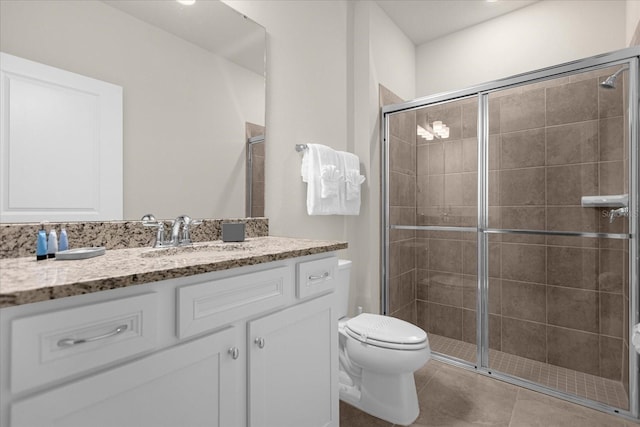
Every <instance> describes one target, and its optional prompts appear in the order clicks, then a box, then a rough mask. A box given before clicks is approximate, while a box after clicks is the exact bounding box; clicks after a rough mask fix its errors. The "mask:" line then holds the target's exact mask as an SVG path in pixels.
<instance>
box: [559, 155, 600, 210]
mask: <svg viewBox="0 0 640 427" xmlns="http://www.w3.org/2000/svg"><path fill="white" fill-rule="evenodd" d="M597 192H598V167H597V164H595V163H585V164H580V165H566V166H553V167H548V168H547V204H548V205H555V206H557V205H574V206H576V205H578V206H579V205H580V203H581V198H582V196H583V195H584V196H586V195H594V194H597Z"/></svg>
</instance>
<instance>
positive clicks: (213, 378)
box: [11, 327, 244, 427]
mask: <svg viewBox="0 0 640 427" xmlns="http://www.w3.org/2000/svg"><path fill="white" fill-rule="evenodd" d="M236 340H237V333H236V330H235V328H233V327H231V328H229V329H226V330H224V331H221V332H217V333H215V334H212V335H209V336H206V337H203V338H199V339H196V340H194V341H190V342H187V343H184V344H178V345H176V346H174V347H171V348H169V349H167V350H162V351H159V352H157V353H154V354H152V355H150V356H147V357H144V358H142V359H139V360H135V361H133V362H130V363H126V364H124V365H122V366H118V367H116V368H113V369H110V370H107V371H105V372H101V373H98V374H95V375H92V376H89V377H87V378H84V379H81V380H78V381H75V382H72V383H70V384H67V385H63V386H60V387H57V388H54V389H53V390H50V391H47V392H44V393H42V394H39V395H37V396H34V397H32V398H28V399H25V400H23V401H19V402H17V403H15V404H13V405H12V406H11V426H12V427H19V426H20V427H22V426H24V427H35V426H68V427H87V426H91V427H116V426H118V427H128V426H131V427H134V426H156V427H175V426H212V427H213V426H220V427H224V426H234V425H239V424H240V420H239V419H238V416H237V411H236V410H235V409H236V405H237V401H236V397H237V396H238V394H239V390H238V388H239V387H238V383H239V380H240V378H241V374H240V371H241V369H243V368H244V366H242V362H241V361H238V360H234V359H233V357H232V355H231V354H229V353H228V349H229V348H232V347H233V346H234V344H236Z"/></svg>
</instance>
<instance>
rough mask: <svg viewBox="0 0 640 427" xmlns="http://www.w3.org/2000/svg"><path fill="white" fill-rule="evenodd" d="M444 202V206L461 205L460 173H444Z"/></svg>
mask: <svg viewBox="0 0 640 427" xmlns="http://www.w3.org/2000/svg"><path fill="white" fill-rule="evenodd" d="M444 204H445V206H461V205H462V174H459V173H456V174H448V175H444Z"/></svg>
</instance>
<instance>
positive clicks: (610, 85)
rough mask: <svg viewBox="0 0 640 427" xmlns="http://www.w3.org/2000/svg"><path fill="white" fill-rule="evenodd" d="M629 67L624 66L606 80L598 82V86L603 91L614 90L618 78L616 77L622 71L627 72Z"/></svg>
mask: <svg viewBox="0 0 640 427" xmlns="http://www.w3.org/2000/svg"><path fill="white" fill-rule="evenodd" d="M628 69H629V67H628V66H626V65H625V66H624V67H622V68H620V69H619V70H618V71H616V72H615V73H613V74H611V75H610V76H609V77H607V78H606V79H604V80H603V81H602V82H600V86H601V87H603V88H605V89H615V87H616V79H617V78H618V75H619V74H620V73H621V72H623V71H624V70H628Z"/></svg>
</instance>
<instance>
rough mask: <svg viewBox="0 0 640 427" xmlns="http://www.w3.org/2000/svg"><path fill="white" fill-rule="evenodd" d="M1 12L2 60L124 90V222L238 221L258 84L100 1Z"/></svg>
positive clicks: (24, 5)
mask: <svg viewBox="0 0 640 427" xmlns="http://www.w3.org/2000/svg"><path fill="white" fill-rule="evenodd" d="M0 8H1V12H0V19H1V22H0V49H1V50H2V51H5V52H7V53H10V54H13V55H16V56H20V57H23V58H27V59H30V60H33V61H37V62H41V63H45V64H47V65H51V66H54V67H57V68H62V69H65V70H68V71H72V72H75V73H79V74H82V75H85V76H89V77H93V78H96V79H99V80H103V81H107V82H110V83H114V84H117V85H119V86H122V87H123V88H124V218H125V219H140V217H141V216H142V215H144V214H145V213H149V212H152V213H153V214H154V215H156V217H158V218H175V217H176V216H178V215H180V214H183V213H186V214H189V215H191V216H192V217H195V218H198V217H207V218H210V217H242V216H244V213H245V207H244V204H245V196H244V194H245V121H249V122H253V123H257V124H262V123H263V121H264V103H263V101H262V100H263V99H264V78H263V77H262V76H259V75H257V74H255V73H252V72H250V71H248V70H246V69H244V68H241V67H239V66H237V65H235V64H233V63H231V62H229V61H227V60H225V59H223V58H222V57H220V56H217V55H214V54H212V53H210V52H207V51H205V50H203V49H201V48H199V47H197V46H195V45H193V44H191V43H188V42H186V41H184V40H182V39H180V38H177V37H175V36H173V35H171V34H169V33H167V32H165V31H162V30H160V29H158V28H156V27H153V26H151V25H148V24H146V23H143V22H142V21H139V20H137V19H135V18H133V17H131V16H129V15H127V14H124V13H122V12H120V11H119V10H116V9H114V8H112V7H109V6H107V5H105V4H104V3H102V2H98V1H81V2H77V1H35V0H31V1H5V0H3V1H2V2H0ZM256 97H257V101H256ZM66 167H73V165H66Z"/></svg>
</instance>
